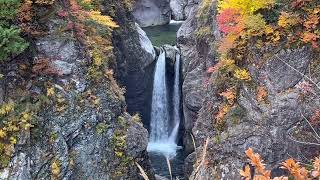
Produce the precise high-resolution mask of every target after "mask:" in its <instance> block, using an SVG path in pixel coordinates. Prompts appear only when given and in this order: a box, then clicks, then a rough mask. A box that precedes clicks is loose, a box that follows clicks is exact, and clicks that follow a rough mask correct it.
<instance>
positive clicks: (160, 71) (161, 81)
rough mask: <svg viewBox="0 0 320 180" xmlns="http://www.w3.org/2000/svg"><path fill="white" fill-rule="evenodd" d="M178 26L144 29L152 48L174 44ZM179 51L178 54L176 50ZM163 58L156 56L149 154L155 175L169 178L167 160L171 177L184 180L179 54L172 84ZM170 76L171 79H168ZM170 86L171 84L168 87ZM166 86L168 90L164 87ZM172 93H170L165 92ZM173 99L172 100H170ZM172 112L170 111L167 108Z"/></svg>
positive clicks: (171, 24) (162, 56) (174, 24)
mask: <svg viewBox="0 0 320 180" xmlns="http://www.w3.org/2000/svg"><path fill="white" fill-rule="evenodd" d="M180 25H181V22H171V23H170V24H169V25H166V26H156V27H149V28H145V29H144V30H145V31H146V33H147V35H148V36H149V38H150V40H151V41H152V43H153V45H155V46H161V45H164V44H171V45H172V44H175V41H176V32H177V30H178V28H179V27H180ZM177 51H178V50H177ZM166 72H167V71H166V54H165V52H164V51H163V52H161V53H160V55H159V56H158V59H157V62H156V65H155V72H154V80H153V92H152V105H151V120H150V137H149V143H148V148H147V150H148V152H149V156H150V159H151V163H152V166H153V168H154V170H155V172H156V174H158V175H160V176H163V177H167V178H170V174H169V170H168V166H167V159H169V160H170V164H171V170H172V175H173V177H178V178H179V179H181V180H182V179H183V176H184V174H183V173H184V172H183V165H184V158H185V155H184V153H183V150H182V148H181V146H178V142H177V137H178V132H179V125H180V121H181V109H180V107H181V83H180V54H179V53H176V59H175V65H174V77H173V78H174V81H173V82H172V81H171V80H169V81H168V80H167V79H166V78H167V77H168V75H167V74H166ZM169 76H170V75H169ZM169 82H170V83H169ZM167 86H169V87H167ZM168 90H172V92H168ZM171 96H172V99H171V98H170V99H169V97H171ZM171 107H172V108H173V110H172V111H169V108H171Z"/></svg>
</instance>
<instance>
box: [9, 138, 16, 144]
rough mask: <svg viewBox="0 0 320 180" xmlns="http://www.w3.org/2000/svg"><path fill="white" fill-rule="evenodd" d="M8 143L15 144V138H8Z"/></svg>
mask: <svg viewBox="0 0 320 180" xmlns="http://www.w3.org/2000/svg"><path fill="white" fill-rule="evenodd" d="M10 143H11V144H13V145H14V144H17V138H15V137H10Z"/></svg>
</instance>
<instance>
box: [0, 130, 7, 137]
mask: <svg viewBox="0 0 320 180" xmlns="http://www.w3.org/2000/svg"><path fill="white" fill-rule="evenodd" d="M6 136H7V133H6V132H5V131H4V130H2V129H0V138H5V137H6Z"/></svg>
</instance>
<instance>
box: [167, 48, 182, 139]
mask: <svg viewBox="0 0 320 180" xmlns="http://www.w3.org/2000/svg"><path fill="white" fill-rule="evenodd" d="M180 98H181V97H180V54H179V53H177V54H176V62H175V66H174V86H173V123H174V128H173V130H172V132H171V135H170V137H169V142H172V143H176V140H177V136H178V131H179V124H180Z"/></svg>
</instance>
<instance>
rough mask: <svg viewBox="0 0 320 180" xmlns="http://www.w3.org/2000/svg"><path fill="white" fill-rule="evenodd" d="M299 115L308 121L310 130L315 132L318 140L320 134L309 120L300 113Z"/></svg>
mask: <svg viewBox="0 0 320 180" xmlns="http://www.w3.org/2000/svg"><path fill="white" fill-rule="evenodd" d="M301 116H302V117H303V119H304V120H305V121H306V122H307V123H308V125H309V126H310V127H311V129H312V131H313V132H314V133H315V134H316V136H317V138H318V139H317V140H318V141H319V140H320V136H319V134H318V133H317V131H316V130H315V129H314V128H313V126H312V124H311V123H310V122H309V120H308V119H307V118H306V117H305V116H304V115H303V114H302V113H301Z"/></svg>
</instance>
